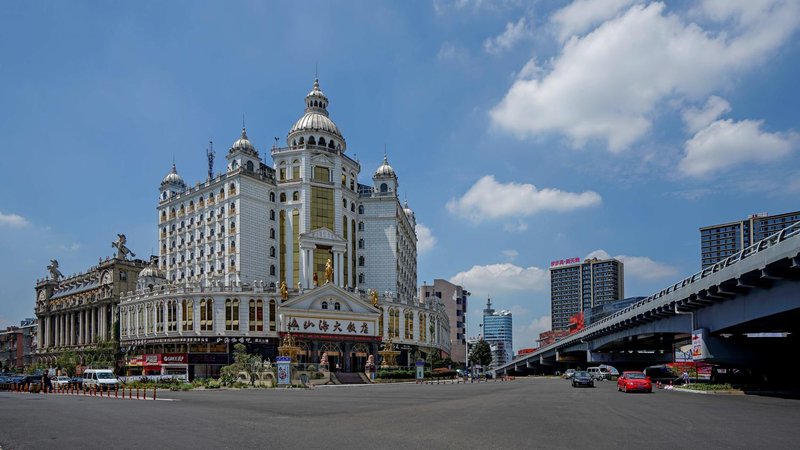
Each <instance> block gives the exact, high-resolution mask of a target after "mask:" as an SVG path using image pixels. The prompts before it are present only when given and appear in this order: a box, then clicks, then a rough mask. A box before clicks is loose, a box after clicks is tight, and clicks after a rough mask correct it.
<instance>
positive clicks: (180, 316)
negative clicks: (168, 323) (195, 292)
mask: <svg viewBox="0 0 800 450" xmlns="http://www.w3.org/2000/svg"><path fill="white" fill-rule="evenodd" d="M243 301H244V300H242V299H239V312H240V313H241V311H242V302H243ZM176 305H177V306H176V309H177V310H178V313H177V314H175V320H176V321H177V322H178V325H177V326H178V334H183V301H182V300H176ZM248 317H249V316H248ZM241 324H242V321H241V320H240V321H239V327H240V329H241Z"/></svg>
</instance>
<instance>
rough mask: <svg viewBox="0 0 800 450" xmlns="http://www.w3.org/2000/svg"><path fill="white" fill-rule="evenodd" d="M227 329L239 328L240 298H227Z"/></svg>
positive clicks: (234, 329)
mask: <svg viewBox="0 0 800 450" xmlns="http://www.w3.org/2000/svg"><path fill="white" fill-rule="evenodd" d="M225 330H227V331H237V330H239V299H236V298H235V299H233V300H231V299H227V300H225Z"/></svg>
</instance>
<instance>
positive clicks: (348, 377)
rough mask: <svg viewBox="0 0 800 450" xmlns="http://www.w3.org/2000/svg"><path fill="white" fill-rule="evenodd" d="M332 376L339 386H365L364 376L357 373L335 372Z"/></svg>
mask: <svg viewBox="0 0 800 450" xmlns="http://www.w3.org/2000/svg"><path fill="white" fill-rule="evenodd" d="M334 376H335V377H336V379H337V380H339V383H341V384H367V381H366V380H365V378H366V376H362V374H360V373H357V372H355V373H354V372H336V373H334Z"/></svg>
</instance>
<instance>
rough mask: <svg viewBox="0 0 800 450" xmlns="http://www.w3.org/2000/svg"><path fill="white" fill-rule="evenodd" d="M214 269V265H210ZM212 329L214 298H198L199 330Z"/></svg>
mask: <svg viewBox="0 0 800 450" xmlns="http://www.w3.org/2000/svg"><path fill="white" fill-rule="evenodd" d="M211 270H214V267H213V266H212V267H211ZM212 330H214V300H212V299H203V300H200V331H212Z"/></svg>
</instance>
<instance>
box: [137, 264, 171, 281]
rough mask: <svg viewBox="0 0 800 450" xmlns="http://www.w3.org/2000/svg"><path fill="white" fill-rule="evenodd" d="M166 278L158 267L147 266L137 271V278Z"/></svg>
mask: <svg viewBox="0 0 800 450" xmlns="http://www.w3.org/2000/svg"><path fill="white" fill-rule="evenodd" d="M145 277H148V278H165V279H166V278H167V277H166V276H165V275H164V271H163V270H161V269H159V268H158V267H153V266H147V267H145V268H144V269H142V271H141V272H139V278H145Z"/></svg>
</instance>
